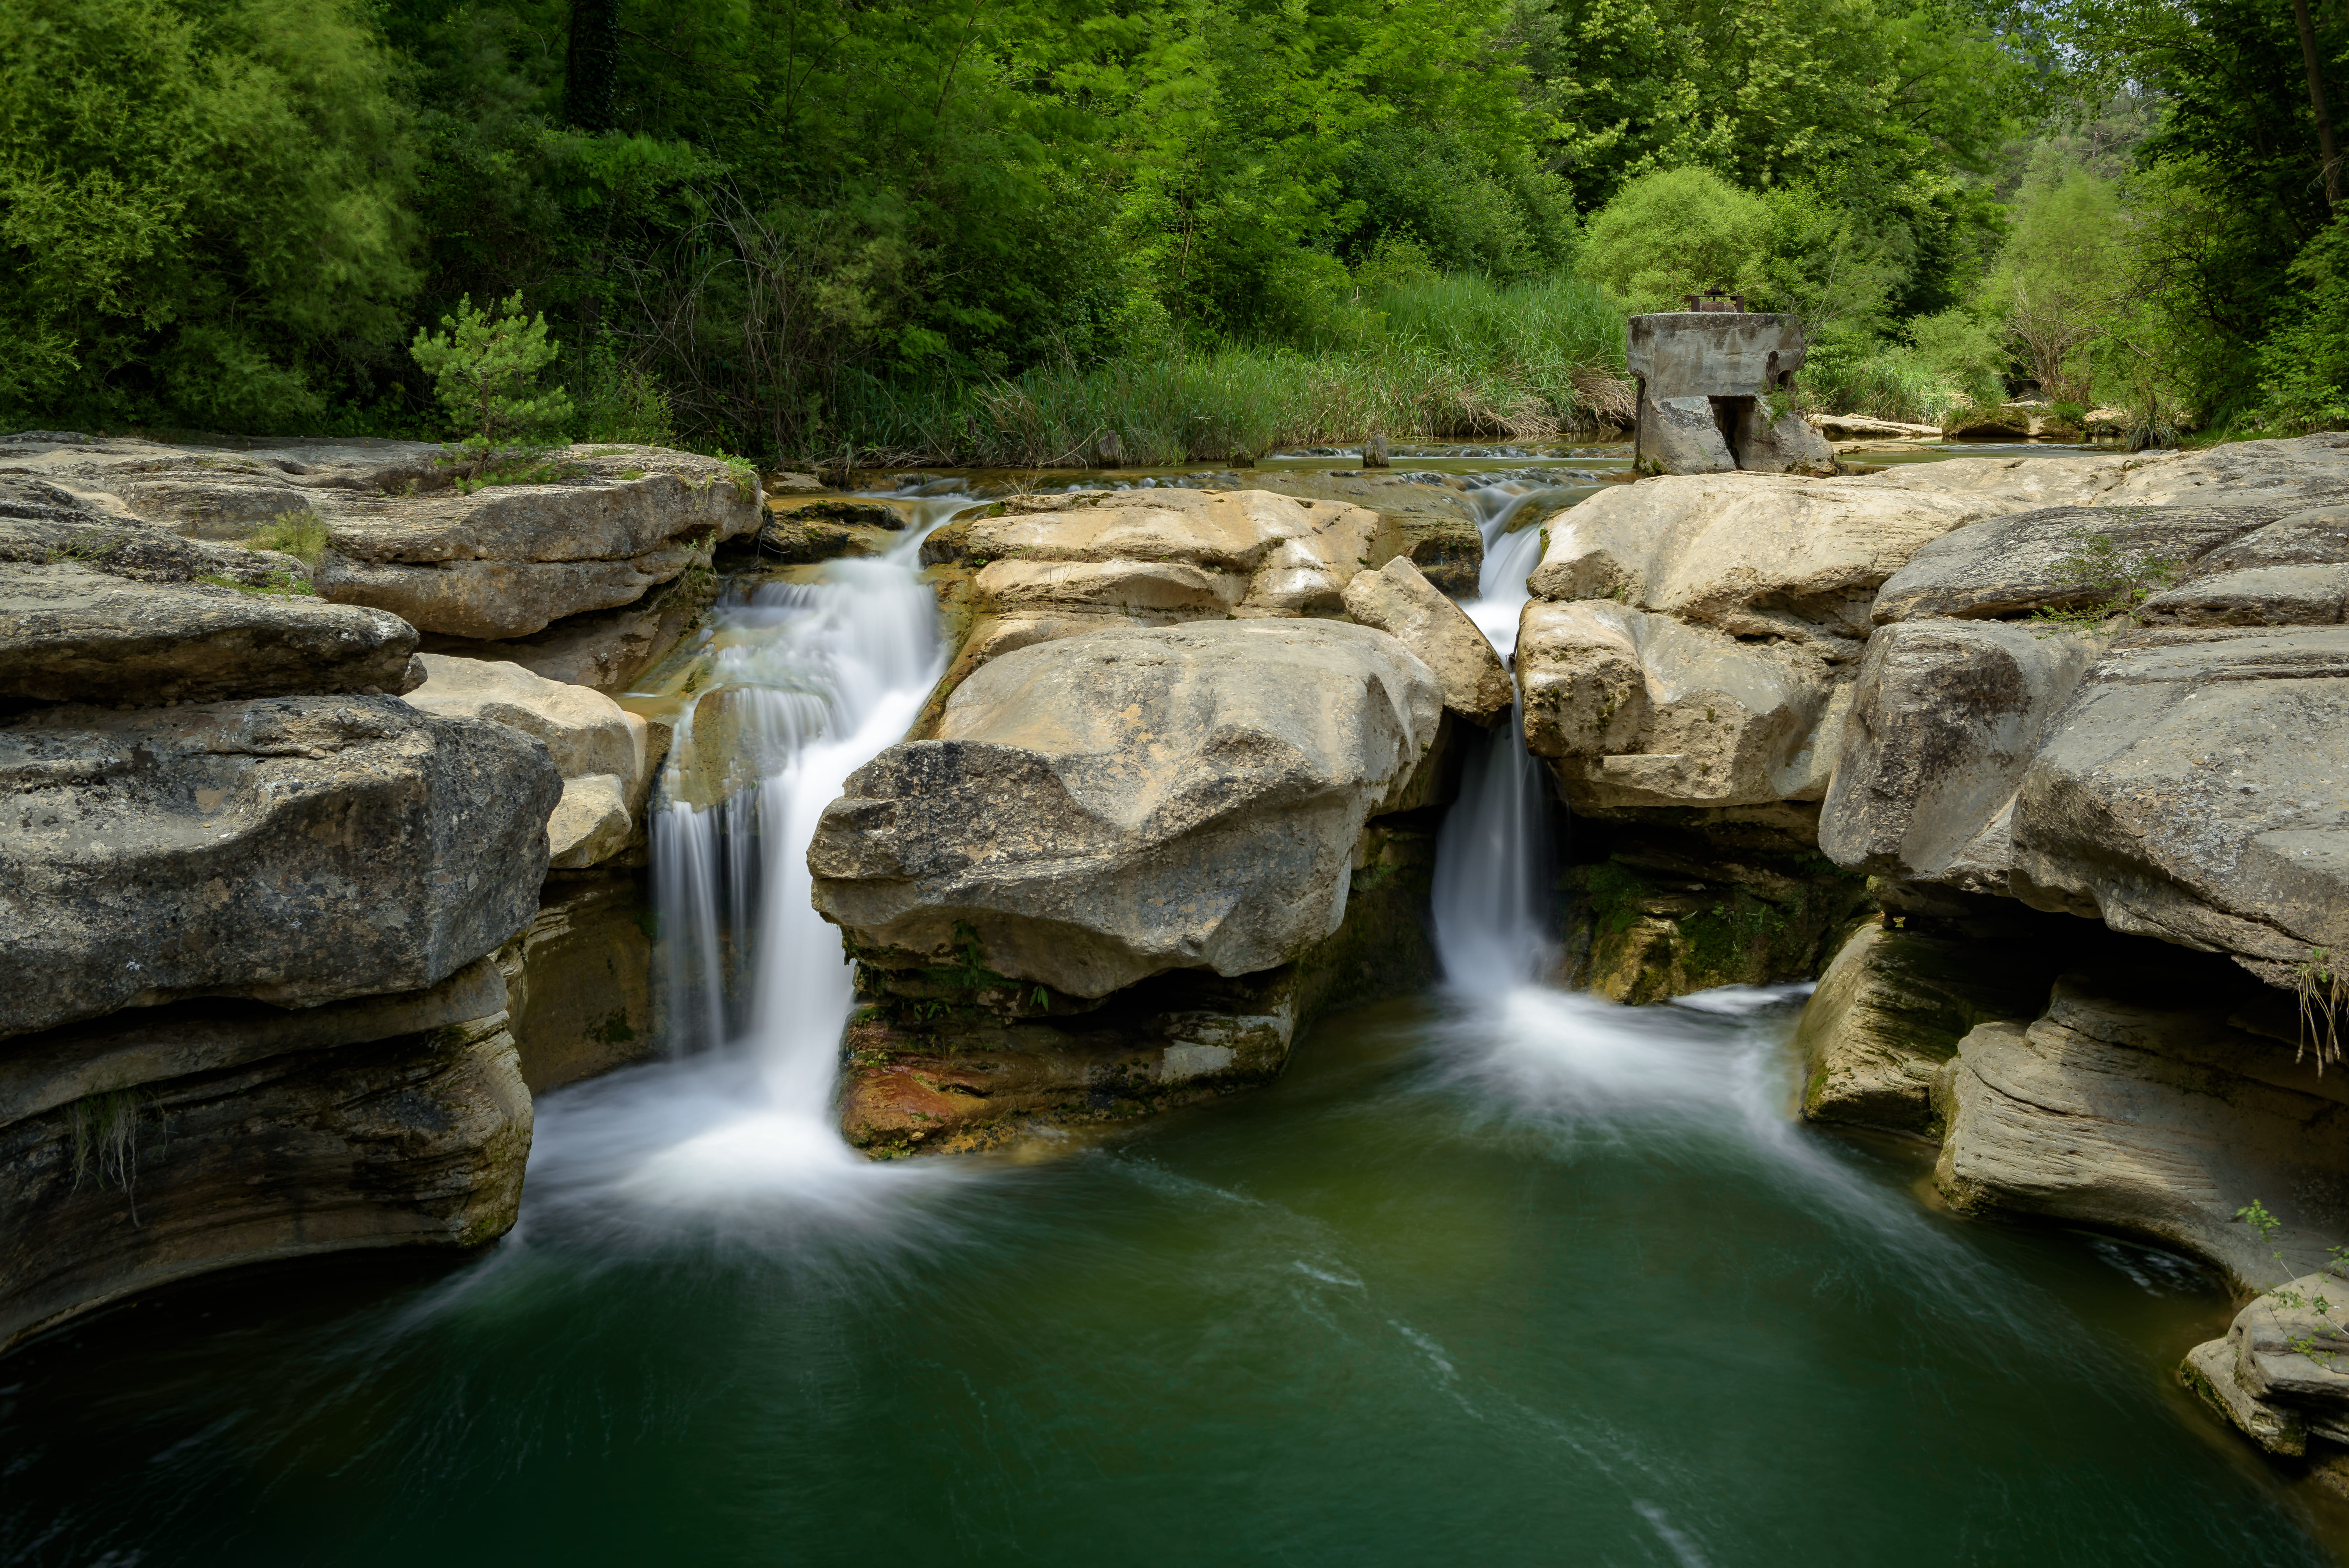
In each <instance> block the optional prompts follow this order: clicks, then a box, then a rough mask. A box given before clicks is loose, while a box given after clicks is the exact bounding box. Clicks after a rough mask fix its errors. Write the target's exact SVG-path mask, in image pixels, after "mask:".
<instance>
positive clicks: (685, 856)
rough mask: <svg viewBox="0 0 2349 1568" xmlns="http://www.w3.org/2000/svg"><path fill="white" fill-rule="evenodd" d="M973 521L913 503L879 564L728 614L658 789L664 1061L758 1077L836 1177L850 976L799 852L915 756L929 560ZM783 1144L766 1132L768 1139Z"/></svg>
mask: <svg viewBox="0 0 2349 1568" xmlns="http://www.w3.org/2000/svg"><path fill="white" fill-rule="evenodd" d="M976 504H978V500H977V499H976V498H974V497H972V496H970V495H968V494H961V495H944V496H939V497H936V499H934V500H922V501H918V502H916V504H915V508H914V510H915V514H916V516H915V525H914V526H913V527H911V528H909V529H908V530H907V531H906V533H905V537H904V538H903V539H901V540H899V541H898V542H896V543H895V545H894V546H893V547H892V548H891V549H890V550H889V552H887V553H886V554H885V555H882V556H879V557H873V558H865V559H847V560H840V561H833V562H827V563H825V564H824V566H823V568H822V569H821V573H820V576H819V577H818V580H817V581H815V582H812V583H769V584H766V585H763V586H761V587H760V588H758V589H756V590H754V591H753V592H751V593H749V594H748V595H747V596H745V597H741V598H738V599H732V600H730V601H728V602H724V603H720V604H719V607H718V608H717V609H716V610H715V611H714V612H713V614H712V629H711V633H710V635H709V643H708V646H707V649H706V650H705V653H704V655H703V662H702V665H701V667H700V669H699V670H698V673H697V674H696V675H695V676H693V686H694V687H695V688H698V689H699V690H700V693H701V695H700V696H698V698H697V699H696V700H695V702H694V704H693V705H692V707H690V708H688V710H687V711H686V713H685V714H684V715H683V716H682V717H680V719H679V721H678V726H677V730H676V734H675V738H674V740H673V743H672V745H671V747H670V750H669V758H668V761H667V764H666V766H665V767H664V769H663V772H662V778H661V782H660V789H659V795H658V798H657V806H656V809H655V815H654V819H653V856H652V859H653V895H654V908H655V911H656V914H657V920H658V923H659V930H660V932H661V935H662V938H663V940H662V942H661V944H660V950H659V951H660V962H661V963H662V965H663V966H664V975H663V979H664V982H665V991H666V995H667V1002H668V1015H669V1016H668V1026H669V1037H670V1047H671V1051H672V1054H674V1055H679V1056H685V1057H702V1056H709V1055H712V1054H715V1055H717V1056H719V1057H725V1058H728V1060H729V1063H730V1065H740V1066H747V1067H748V1068H750V1069H751V1073H750V1081H751V1084H752V1085H754V1086H755V1087H754V1088H753V1091H752V1092H754V1093H755V1094H756V1096H757V1098H758V1099H761V1100H763V1101H764V1102H765V1107H764V1109H765V1111H766V1112H767V1113H768V1116H769V1117H770V1118H780V1119H782V1120H784V1121H786V1122H788V1123H790V1124H792V1139H791V1141H795V1142H801V1143H811V1144H813V1145H825V1146H829V1147H830V1148H832V1149H836V1150H837V1151H838V1152H839V1153H840V1154H841V1155H842V1156H843V1157H844V1156H845V1155H846V1149H845V1146H844V1145H841V1144H840V1141H839V1137H838V1134H837V1133H836V1132H835V1131H833V1130H832V1115H831V1102H832V1091H833V1079H834V1077H835V1075H836V1072H837V1065H838V1063H837V1057H838V1049H839V1042H840V1031H841V1026H842V1025H843V1022H844V1021H845V1020H846V1018H847V1016H848V1012H849V1008H850V1006H851V1004H852V991H851V984H850V972H849V969H848V966H847V965H845V964H843V962H842V959H841V947H840V934H839V932H838V931H837V930H836V929H835V928H834V927H833V926H832V925H830V924H828V923H826V922H825V921H824V920H823V918H822V917H821V916H819V915H818V914H817V913H815V910H814V908H813V906H812V903H811V900H810V892H811V888H810V879H809V875H808V870H807V847H808V841H809V840H810V839H811V838H812V836H813V833H814V830H815V824H816V819H817V818H818V817H819V816H821V815H822V813H823V809H824V807H825V805H826V804H827V803H828V802H830V801H831V800H832V799H833V798H834V797H836V796H837V795H838V794H839V793H840V790H841V786H842V785H843V782H844V781H845V780H846V779H847V778H848V776H849V774H851V773H852V772H854V770H855V769H857V768H859V767H861V766H863V765H864V763H865V762H867V761H870V760H871V759H872V758H874V756H875V755H877V754H878V753H879V752H880V751H881V750H883V749H884V748H886V747H888V746H889V745H891V744H892V743H894V742H895V741H896V740H897V739H899V738H901V737H903V736H904V734H905V731H906V729H907V728H908V727H910V726H911V725H912V723H913V721H914V719H915V717H916V715H917V714H918V713H919V712H920V709H921V705H922V702H923V700H924V699H925V698H926V696H928V695H929V692H930V690H931V688H932V686H935V685H936V681H937V678H938V675H939V673H940V670H941V669H942V667H943V663H944V660H943V655H942V651H941V649H940V648H939V645H938V639H937V630H936V599H935V597H934V595H933V594H932V593H931V591H930V590H929V588H928V587H927V586H926V585H925V584H924V583H922V581H921V579H920V575H919V573H920V570H921V545H922V541H923V540H924V539H926V537H927V536H928V535H929V533H930V532H931V531H933V530H934V529H936V528H937V527H938V526H939V525H940V524H942V523H944V522H947V521H949V520H951V519H952V518H953V516H954V515H955V514H956V513H957V512H959V511H964V510H965V509H967V508H968V507H970V506H973V505H976ZM776 1132H777V1128H776V1127H775V1126H774V1125H773V1124H772V1123H771V1120H770V1121H769V1124H768V1125H765V1126H763V1127H761V1129H760V1130H758V1133H757V1136H760V1137H761V1138H768V1139H771V1138H773V1137H774V1136H775V1134H776ZM762 1154H763V1156H764V1157H766V1158H770V1159H771V1158H772V1154H773V1151H772V1150H764V1151H762Z"/></svg>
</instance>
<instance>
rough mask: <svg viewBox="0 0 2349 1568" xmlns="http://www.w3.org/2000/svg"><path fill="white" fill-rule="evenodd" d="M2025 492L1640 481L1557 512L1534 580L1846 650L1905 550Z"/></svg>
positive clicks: (1769, 481)
mask: <svg viewBox="0 0 2349 1568" xmlns="http://www.w3.org/2000/svg"><path fill="white" fill-rule="evenodd" d="M1935 466H1940V465H1935ZM2026 504H2028V503H2027V502H2024V501H2022V500H2009V499H2008V498H2006V497H2004V496H2002V495H1997V494H1971V493H1966V494H1957V495H1944V494H1940V493H1935V492H1920V491H1908V490H1872V489H1868V488H1865V485H1864V483H1863V481H1859V480H1803V479H1795V478H1791V477H1787V476H1784V475H1775V474H1748V473H1732V474H1718V475H1703V476H1682V477H1673V478H1665V479H1652V480H1641V481H1640V483H1638V484H1635V485H1626V486H1622V487H1620V488H1618V489H1613V490H1605V491H1602V492H1601V493H1599V494H1598V495H1595V496H1592V497H1591V498H1590V499H1589V500H1586V501H1584V502H1582V503H1581V504H1580V505H1579V506H1577V507H1576V508H1574V510H1573V511H1569V512H1568V513H1566V514H1565V515H1564V516H1563V517H1561V518H1557V519H1555V520H1553V521H1551V523H1550V525H1549V540H1548V546H1547V549H1546V550H1545V552H1543V555H1542V562H1541V565H1540V566H1539V567H1538V568H1537V569H1536V571H1535V572H1534V574H1533V577H1532V581H1531V587H1532V590H1533V592H1534V593H1535V594H1536V595H1537V597H1540V598H1544V599H1554V600H1559V601H1568V600H1575V599H1617V600H1619V601H1620V602H1621V603H1625V604H1627V605H1629V606H1630V607H1631V608H1633V609H1639V610H1649V611H1654V612H1656V613H1659V614H1667V615H1671V616H1674V617H1676V618H1678V619H1680V620H1682V621H1686V622H1688V623H1690V624H1694V625H1701V626H1710V627H1713V628H1715V629H1717V630H1719V631H1723V632H1726V633H1729V634H1731V635H1733V636H1739V637H1787V638H1793V639H1795V640H1797V641H1801V642H1806V643H1811V644H1814V645H1817V646H1818V647H1819V648H1820V650H1821V651H1822V652H1823V653H1825V654H1826V655H1828V656H1830V657H1834V658H1850V657H1855V656H1857V654H1858V651H1859V650H1858V640H1859V639H1862V638H1865V637H1866V636H1867V635H1868V633H1869V632H1870V631H1871V630H1872V629H1873V627H1874V624H1875V623H1874V621H1873V619H1872V618H1871V614H1870V612H1871V611H1872V610H1873V608H1874V606H1875V603H1876V593H1877V590H1878V587H1880V586H1881V585H1882V584H1883V583H1884V581H1885V580H1886V579H1887V578H1889V577H1890V576H1891V575H1892V574H1893V573H1896V572H1898V571H1899V570H1900V568H1901V567H1903V566H1905V565H1906V564H1908V562H1909V557H1911V556H1913V555H1915V554H1916V553H1917V552H1918V551H1920V549H1922V548H1923V547H1924V546H1925V545H1927V544H1928V543H1930V542H1932V541H1933V540H1936V539H1939V538H1940V537H1941V536H1942V535H1943V534H1946V533H1948V532H1950V531H1951V530H1952V529H1957V528H1961V527H1963V526H1964V525H1965V524H1967V523H1970V522H1973V521H1977V520H1979V519H1981V518H1984V517H1991V516H1996V515H1999V514H2001V513H2003V512H2007V511H2020V510H2022V509H2023V506H2024V505H2026Z"/></svg>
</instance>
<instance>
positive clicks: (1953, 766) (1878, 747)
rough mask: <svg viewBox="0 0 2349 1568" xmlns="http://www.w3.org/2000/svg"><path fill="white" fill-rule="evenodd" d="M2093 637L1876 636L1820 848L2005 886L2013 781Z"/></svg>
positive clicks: (1875, 865)
mask: <svg viewBox="0 0 2349 1568" xmlns="http://www.w3.org/2000/svg"><path fill="white" fill-rule="evenodd" d="M2094 657H2095V639H2093V638H2091V637H2089V636H2086V635H2085V634H2081V633H2077V632H2058V631H2054V630H2048V629H2034V628H2029V627H2023V626H2008V625H2000V624H1995V623H1984V622H1971V621H1912V622H1904V623H1902V624H1899V625H1893V626H1888V627H1886V628H1885V629H1884V630H1882V631H1880V632H1878V633H1877V634H1876V635H1875V636H1874V637H1872V638H1870V639H1869V640H1868V654H1867V656H1866V657H1865V658H1863V659H1862V660H1861V661H1860V665H1859V676H1858V679H1857V681H1856V682H1855V683H1854V685H1853V687H1852V696H1851V708H1850V712H1849V714H1848V716H1847V717H1846V718H1845V720H1844V725H1843V740H1842V748H1841V750H1840V752H1839V754H1838V755H1837V758H1836V763H1835V778H1834V782H1833V783H1832V785H1831V786H1830V787H1829V788H1828V789H1827V792H1826V802H1825V805H1824V807H1823V808H1822V810H1821V811H1820V813H1819V850H1820V852H1822V853H1823V854H1825V855H1826V857H1827V858H1828V859H1829V860H1832V861H1835V862H1836V863H1837V865H1840V866H1845V867H1848V868H1849V869H1851V870H1854V871H1860V872H1869V873H1871V874H1875V875H1884V876H1897V877H1902V878H1907V879H1909V880H1912V881H1922V882H1947V883H1949V884H1950V885H1951V886H1954V887H1959V888H1962V889H1965V890H1967V891H1970V892H2005V891H2006V872H2007V863H2008V860H2009V856H2010V853H2011V851H2010V846H2009V839H2010V837H2011V822H2012V815H2013V799H2014V792H2015V789H2016V787H2017V786H2018V785H2020V784H2021V783H2022V781H2023V773H2024V771H2025V769H2028V768H2029V767H2030V766H2031V759H2032V758H2033V757H2034V756H2035V755H2037V753H2038V750H2039V744H2040V740H2041V738H2042V737H2043V736H2044V734H2045V732H2046V729H2047V727H2048V723H2049V721H2050V720H2051V719H2052V718H2054V715H2055V714H2056V712H2057V711H2058V710H2059V709H2060V708H2061V707H2063V706H2064V702H2065V700H2066V699H2068V698H2069V697H2070V696H2071V695H2072V689H2073V687H2074V686H2076V685H2077V684H2078V682H2079V679H2080V676H2081V673H2082V672H2083V671H2085V669H2086V668H2087V667H2088V665H2089V662H2090V660H2091V659H2093V658H2094Z"/></svg>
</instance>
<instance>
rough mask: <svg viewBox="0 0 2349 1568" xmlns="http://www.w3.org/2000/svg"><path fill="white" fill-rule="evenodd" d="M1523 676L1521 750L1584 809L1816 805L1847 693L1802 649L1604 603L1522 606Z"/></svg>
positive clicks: (1837, 671)
mask: <svg viewBox="0 0 2349 1568" xmlns="http://www.w3.org/2000/svg"><path fill="white" fill-rule="evenodd" d="M1516 665H1517V680H1518V685H1519V687H1520V689H1521V691H1522V693H1523V700H1524V707H1525V733H1526V748H1527V749H1528V750H1530V751H1531V752H1532V753H1533V754H1534V755H1535V756H1537V757H1540V758H1547V759H1549V761H1550V765H1551V770H1552V771H1553V772H1554V773H1555V774H1556V775H1557V781H1558V787H1559V789H1561V790H1562V791H1563V793H1564V794H1565V796H1566V799H1567V802H1568V804H1569V805H1572V806H1574V807H1575V808H1576V809H1578V810H1588V809H1591V808H1599V807H1656V806H1683V807H1721V806H1744V805H1756V804H1760V803H1762V802H1764V801H1773V800H1816V799H1819V797H1820V796H1821V795H1822V794H1824V793H1825V792H1826V787H1827V780H1828V774H1829V770H1830V769H1832V767H1833V766H1834V762H1835V758H1836V754H1837V749H1838V748H1839V746H1840V743H1841V742H1840V737H1841V732H1842V719H1843V709H1844V705H1845V702H1846V700H1847V696H1848V693H1849V689H1850V687H1849V679H1848V666H1843V667H1842V668H1838V667H1837V666H1836V665H1830V664H1828V663H1827V662H1826V660H1825V659H1822V658H1821V657H1819V656H1818V655H1816V654H1815V653H1813V652H1811V651H1810V650H1809V649H1807V648H1806V647H1804V646H1802V645H1799V644H1795V643H1792V642H1785V641H1773V642H1768V643H1745V642H1741V641H1739V640H1738V639H1736V638H1734V637H1732V636H1729V635H1726V634H1723V633H1721V632H1717V631H1713V630H1709V629H1705V628H1701V627H1698V626H1692V625H1690V624H1687V623H1685V622H1683V621H1680V620H1676V619H1674V618H1672V617H1671V616H1669V615H1657V614H1647V613H1645V612H1642V611H1640V610H1633V609H1627V608H1625V607H1624V606H1623V605H1621V604H1619V603H1614V602H1612V601H1609V600H1598V601H1592V602H1587V603H1573V604H1553V603H1542V602H1541V601H1539V600H1535V601H1532V602H1530V603H1527V604H1526V607H1525V610H1524V612H1523V614H1522V617H1521V619H1520V622H1519V625H1518V631H1517V650H1516Z"/></svg>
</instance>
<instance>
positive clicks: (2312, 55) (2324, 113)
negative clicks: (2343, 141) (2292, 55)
mask: <svg viewBox="0 0 2349 1568" xmlns="http://www.w3.org/2000/svg"><path fill="white" fill-rule="evenodd" d="M2292 14H2293V15H2295V16H2297V17H2299V18H2300V57H2301V59H2302V62H2303V63H2304V64H2305V65H2306V66H2307V67H2308V103H2309V107H2310V108H2313V109H2314V110H2315V111H2316V146H2317V150H2318V151H2319V152H2321V153H2323V155H2324V205H2325V207H2326V208H2327V209H2328V210H2329V209H2333V208H2337V207H2339V206H2340V205H2341V156H2340V154H2339V153H2337V152H2335V151H2334V150H2333V115H2332V113H2331V111H2330V110H2328V109H2327V108H2325V107H2324V75H2323V72H2322V71H2320V70H2319V69H2318V68H2317V57H2316V24H2315V23H2314V22H2313V21H2311V20H2310V19H2309V15H2308V0H2292Z"/></svg>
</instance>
